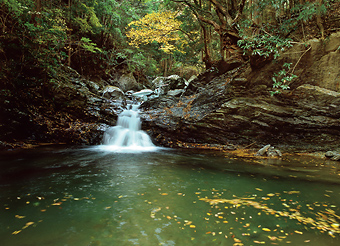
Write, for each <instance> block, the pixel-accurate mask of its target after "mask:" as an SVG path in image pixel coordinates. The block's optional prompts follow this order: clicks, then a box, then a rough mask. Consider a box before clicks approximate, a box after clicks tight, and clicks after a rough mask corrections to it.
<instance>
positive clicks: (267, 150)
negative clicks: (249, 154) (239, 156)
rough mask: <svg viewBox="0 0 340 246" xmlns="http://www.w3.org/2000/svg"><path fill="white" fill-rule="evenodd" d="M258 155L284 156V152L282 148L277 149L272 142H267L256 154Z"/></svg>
mask: <svg viewBox="0 0 340 246" xmlns="http://www.w3.org/2000/svg"><path fill="white" fill-rule="evenodd" d="M255 155H256V156H269V157H275V156H279V157H281V156H282V153H281V151H280V150H278V149H275V148H274V147H273V146H271V145H270V144H267V145H266V146H264V147H262V148H261V149H260V150H259V151H258V152H257V153H256V154H255Z"/></svg>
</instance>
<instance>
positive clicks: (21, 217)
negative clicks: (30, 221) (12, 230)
mask: <svg viewBox="0 0 340 246" xmlns="http://www.w3.org/2000/svg"><path fill="white" fill-rule="evenodd" d="M25 217H26V216H20V215H15V218H17V219H23V218H25Z"/></svg>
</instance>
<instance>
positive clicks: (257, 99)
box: [143, 33, 340, 150]
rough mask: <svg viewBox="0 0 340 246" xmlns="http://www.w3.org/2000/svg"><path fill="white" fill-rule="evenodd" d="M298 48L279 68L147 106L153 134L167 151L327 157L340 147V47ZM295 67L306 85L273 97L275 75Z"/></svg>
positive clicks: (299, 82)
mask: <svg viewBox="0 0 340 246" xmlns="http://www.w3.org/2000/svg"><path fill="white" fill-rule="evenodd" d="M339 37H340V35H339V33H337V34H333V35H332V36H331V37H330V38H329V39H328V40H326V41H320V40H311V41H310V42H309V45H308V46H307V47H306V46H304V45H296V46H294V47H293V48H292V49H291V50H289V51H288V52H287V53H286V54H285V55H283V56H282V58H281V59H280V60H279V61H278V62H276V63H271V64H268V65H266V66H264V67H263V68H262V69H260V70H256V71H252V70H251V68H250V65H249V64H243V65H241V66H239V67H238V68H236V69H234V70H231V71H228V72H226V73H224V74H223V75H221V76H218V77H215V78H214V79H212V80H211V81H210V82H208V83H206V80H205V78H206V77H208V76H209V75H207V74H205V75H201V76H200V77H199V78H198V79H196V80H195V81H193V82H192V83H191V85H190V86H189V87H188V88H187V91H186V92H185V94H184V96H182V97H180V98H173V97H169V96H163V97H161V98H158V99H154V100H152V101H149V102H147V103H145V104H144V105H143V106H144V108H145V111H144V118H145V121H146V122H147V127H148V128H149V129H150V131H152V132H153V136H154V138H155V139H156V141H158V142H159V143H161V144H165V145H169V146H183V145H185V144H189V145H190V144H219V145H223V146H224V147H227V148H233V147H236V146H238V145H242V146H247V145H251V146H252V147H259V146H262V145H264V144H268V143H269V144H272V145H276V146H279V147H280V148H282V149H295V150H326V149H330V148H339V141H340V120H339V118H340V117H339V116H340V93H339V92H340V88H339V84H340V69H339V68H340V66H339V65H340V64H339V62H340V51H339V46H340V40H339ZM285 62H290V63H292V64H293V65H292V66H294V72H295V74H297V75H298V76H299V77H298V79H296V80H295V81H293V83H292V84H290V87H291V88H292V89H291V90H289V91H284V92H283V93H281V94H279V95H276V96H274V97H272V96H270V95H269V90H270V89H271V85H272V79H271V77H272V76H273V73H274V72H277V71H278V70H280V65H282V64H283V63H285Z"/></svg>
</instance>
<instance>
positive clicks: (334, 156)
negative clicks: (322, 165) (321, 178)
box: [325, 151, 340, 161]
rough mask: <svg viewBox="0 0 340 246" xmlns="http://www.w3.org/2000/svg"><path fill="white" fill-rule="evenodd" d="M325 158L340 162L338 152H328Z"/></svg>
mask: <svg viewBox="0 0 340 246" xmlns="http://www.w3.org/2000/svg"><path fill="white" fill-rule="evenodd" d="M325 157H327V158H330V160H332V161H340V153H339V152H337V151H327V152H326V153H325Z"/></svg>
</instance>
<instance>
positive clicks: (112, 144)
mask: <svg viewBox="0 0 340 246" xmlns="http://www.w3.org/2000/svg"><path fill="white" fill-rule="evenodd" d="M129 107H130V109H126V110H124V111H123V112H122V113H121V114H119V116H118V121H117V125H116V126H114V127H110V128H108V129H107V130H106V131H105V133H104V137H103V144H104V145H103V146H102V147H104V148H105V149H109V150H113V151H127V152H131V151H132V152H133V151H152V150H154V149H155V148H156V146H155V145H154V144H153V143H152V141H151V139H150V137H149V136H148V135H147V134H146V133H145V132H144V131H142V130H141V120H140V117H139V113H138V107H139V105H131V106H129Z"/></svg>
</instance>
